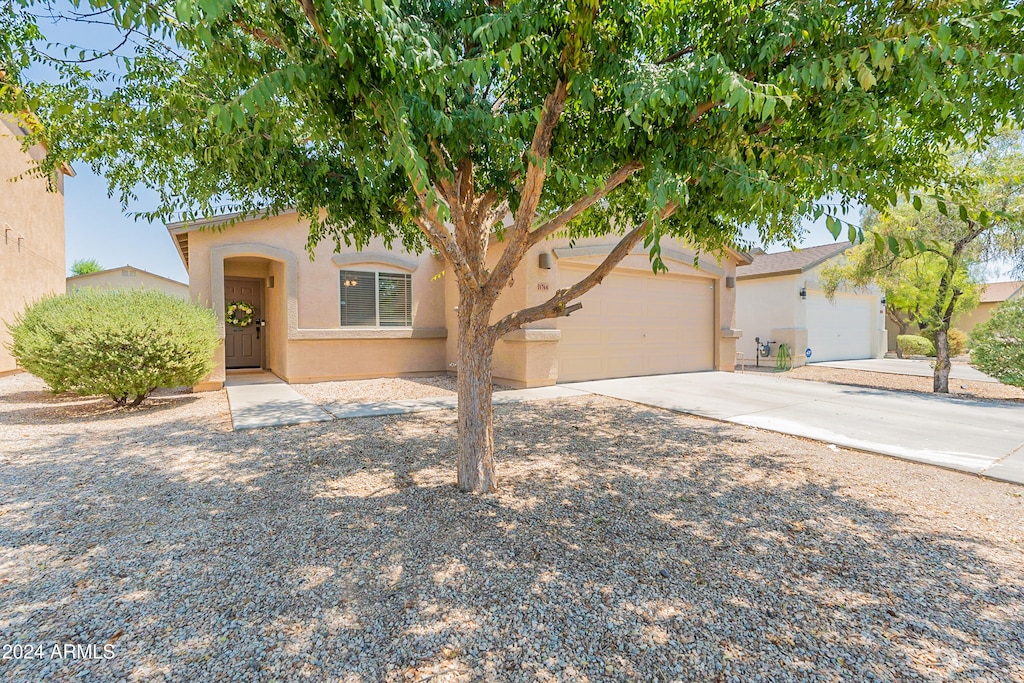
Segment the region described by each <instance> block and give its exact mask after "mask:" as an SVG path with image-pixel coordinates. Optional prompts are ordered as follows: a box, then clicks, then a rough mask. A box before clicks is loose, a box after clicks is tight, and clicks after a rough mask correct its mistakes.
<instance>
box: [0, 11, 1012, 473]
mask: <svg viewBox="0 0 1024 683" xmlns="http://www.w3.org/2000/svg"><path fill="white" fill-rule="evenodd" d="M24 2H25V3H26V4H27V5H29V7H28V9H27V10H20V9H19V5H18V4H16V3H13V4H12V9H16V10H17V12H16V13H17V17H20V21H21V22H23V23H33V22H34V21H35V19H34V17H33V15H32V13H31V12H32V9H33V8H32V7H31V5H32V4H33V1H32V0H24ZM38 2H39V3H40V4H41V3H42V2H43V0H38ZM76 7H80V9H78V10H77V11H78V13H79V16H82V15H84V16H85V17H87V20H88V21H89V22H96V21H103V20H107V21H109V23H111V24H112V25H114V26H116V27H119V29H120V30H122V31H123V32H124V34H125V39H126V40H131V41H134V43H135V45H134V47H135V50H134V51H133V52H131V54H130V55H126V56H124V57H123V59H122V60H120V62H119V67H118V68H119V69H120V70H121V72H122V73H121V74H117V75H115V76H114V77H111V76H110V74H105V73H102V71H100V70H98V69H97V70H96V71H87V70H86V69H87V68H93V66H94V65H88V66H87V67H86V66H83V67H82V68H80V69H79V70H78V72H77V73H74V74H72V73H66V74H65V77H64V78H62V80H61V83H59V84H56V85H53V86H49V87H48V86H46V85H44V84H32V87H31V88H29V87H28V86H26V88H25V90H26V91H29V90H31V92H32V96H33V99H34V101H33V105H34V109H35V110H36V111H37V112H39V113H40V116H41V117H43V118H44V120H45V121H46V123H47V124H48V125H49V126H50V128H49V131H50V133H51V135H52V144H51V147H50V149H51V152H52V153H53V154H52V157H51V158H48V163H52V162H56V161H58V160H61V159H66V160H84V161H85V162H87V163H90V164H92V165H93V167H94V168H95V169H97V170H99V171H101V172H102V173H104V174H105V175H106V177H107V178H108V180H109V182H110V186H111V190H112V191H113V192H116V193H119V194H120V195H121V196H122V198H123V199H127V198H131V197H132V196H133V193H134V192H135V189H136V187H137V186H138V185H139V184H143V185H146V186H149V187H152V188H154V189H155V190H156V191H157V193H158V196H159V197H160V201H161V203H160V206H159V207H157V208H155V209H154V211H153V212H151V213H150V214H149V217H150V218H160V219H166V218H167V217H169V216H172V215H175V216H183V217H184V218H185V219H186V220H191V219H195V218H201V217H205V216H207V215H209V214H211V213H212V212H215V211H217V210H221V209H222V207H223V205H224V203H225V200H230V201H231V202H233V204H234V207H233V208H235V209H236V210H238V211H239V212H242V213H243V214H253V213H257V214H259V215H264V214H268V213H269V214H274V213H278V212H281V211H283V210H285V209H286V208H288V209H290V208H295V209H296V210H297V211H298V212H299V214H300V215H301V216H303V217H305V218H306V219H308V220H309V221H310V224H311V228H310V235H309V242H310V244H311V245H313V244H316V243H317V242H320V241H322V240H328V241H333V242H335V243H336V244H338V245H340V244H341V243H343V242H344V243H346V244H354V245H356V246H357V247H361V246H363V245H366V244H367V243H368V241H369V240H370V239H371V238H382V239H384V240H385V241H386V242H387V243H388V244H391V243H399V244H402V245H404V246H405V247H406V248H408V249H412V250H420V249H423V248H430V249H433V250H434V251H436V252H437V253H438V254H439V255H440V256H441V257H443V259H444V261H445V273H446V277H450V278H452V279H453V280H454V283H455V289H456V291H457V292H458V296H459V302H458V326H457V330H452V332H453V333H454V334H456V335H457V339H458V395H459V407H458V485H459V487H460V488H461V489H463V490H467V491H493V490H494V489H495V487H496V485H497V480H496V477H495V471H494V458H493V450H494V437H493V429H492V425H493V411H492V403H491V391H492V384H491V359H492V354H493V349H494V346H495V344H496V343H497V341H498V340H499V339H501V338H502V337H504V336H505V335H507V334H509V333H512V332H514V331H516V330H518V329H519V328H521V327H522V326H524V325H528V324H530V323H533V322H537V321H540V320H543V319H546V318H556V317H559V316H563V315H566V313H567V311H568V310H569V309H570V306H569V304H570V303H571V302H572V301H573V300H574V299H577V298H579V297H580V296H583V295H584V294H585V293H586V292H587V291H589V290H590V289H591V288H593V287H595V286H597V285H598V284H599V283H600V282H601V281H602V280H603V279H604V278H606V277H607V276H608V274H609V273H610V272H611V271H612V269H613V268H615V267H616V266H617V265H618V264H619V263H620V262H621V261H622V259H623V258H625V257H626V255H628V254H629V253H631V252H632V251H633V250H634V249H635V248H637V247H639V246H641V245H644V246H645V247H646V248H647V249H648V250H649V252H650V255H651V261H652V267H653V268H654V270H656V271H658V270H662V269H664V264H663V263H662V261H661V258H660V241H661V238H662V237H665V236H669V237H676V238H682V239H685V240H686V241H687V242H688V243H689V244H691V245H692V246H693V247H694V248H696V249H698V250H701V251H705V252H720V251H721V250H722V249H723V248H726V247H732V246H737V245H738V240H739V235H740V234H741V231H742V230H743V229H744V228H745V227H746V226H748V225H755V226H756V227H757V229H758V231H759V233H760V236H761V238H762V240H764V241H778V240H791V239H792V238H793V237H794V236H795V233H796V230H797V228H796V226H797V225H799V223H800V221H801V220H802V219H803V218H807V217H820V216H821V215H822V213H823V212H824V211H826V210H830V209H829V208H828V207H824V206H822V204H821V203H820V202H819V201H818V199H819V198H820V197H825V196H829V195H832V194H835V195H839V196H840V197H842V198H843V201H844V202H849V201H861V202H863V203H865V204H867V205H871V206H877V207H881V206H883V205H885V204H886V203H887V202H895V198H896V197H897V196H898V194H899V193H901V192H903V191H906V190H909V189H910V188H913V187H922V186H927V185H929V184H931V183H932V182H934V181H935V180H936V179H937V178H938V177H940V176H941V175H942V171H943V163H944V161H943V156H942V154H941V152H942V150H943V149H944V148H945V147H946V146H947V145H948V144H949V143H952V142H960V141H963V139H964V138H965V136H968V135H977V136H980V137H981V138H984V137H986V136H987V135H989V134H991V133H992V132H993V130H994V129H995V128H996V127H997V126H998V125H1000V123H1001V122H1003V121H1005V120H1006V118H1007V117H1008V116H1016V117H1018V118H1024V98H1021V97H1020V93H1021V91H1022V90H1024V54H1022V52H1024V45H1022V44H1021V39H1020V37H1021V32H1022V29H1024V19H1022V16H1021V12H1020V11H1019V10H1018V9H1017V8H1016V3H1015V2H1008V1H1007V0H942V1H941V2H940V1H938V0H923V1H921V2H906V1H905V0H889V1H884V0H883V1H881V2H871V3H867V2H861V1H859V0H858V1H853V0H830V1H828V2H822V1H814V2H806V1H804V0H776V1H770V2H768V1H762V0H753V1H752V0H724V1H723V0H693V1H690V2H670V1H668V0H642V1H641V0H610V1H607V2H600V1H599V0H568V1H566V0H451V1H450V2H428V1H425V0H388V1H387V2H384V1H381V0H378V1H375V2H367V1H365V0H361V1H358V2H357V1H355V0H301V1H300V2H293V1H290V0H289V1H283V0H244V1H243V0H197V1H196V0H177V1H176V2H174V3H158V4H157V5H154V4H152V3H145V2H136V1H135V0H87V1H85V2H82V3H80V5H76ZM86 10H90V11H86ZM15 21H18V19H15ZM0 30H2V24H0ZM12 33H13V32H12ZM5 39H6V40H10V38H9V37H8V36H6V35H0V43H3V42H4V40H5ZM14 39H15V40H17V36H15V38H14ZM24 50H25V51H28V52H29V53H31V56H32V58H40V59H42V57H41V56H40V54H39V52H38V50H37V49H36V48H35V47H34V45H31V46H27V47H24ZM15 52H17V51H15ZM74 54H77V50H76V51H75V52H74ZM15 58H16V59H21V57H19V56H18V55H17V54H15ZM86 58H88V57H86ZM0 97H2V93H0ZM555 235H568V236H570V237H581V236H605V235H607V236H613V237H614V238H615V239H616V240H617V245H616V246H615V247H614V248H612V249H611V251H610V252H609V254H608V255H607V256H606V257H605V258H604V259H603V260H602V262H601V263H599V264H597V265H596V267H595V268H594V270H593V271H592V272H591V273H590V274H588V275H587V276H586V277H584V278H583V279H582V280H581V281H579V282H578V283H576V284H574V285H572V286H570V287H566V288H564V289H559V290H558V291H555V292H552V294H551V296H550V298H549V299H548V300H547V301H544V302H542V303H540V304H537V305H535V306H530V307H527V308H523V309H519V310H514V311H510V312H508V313H507V314H502V315H497V314H496V313H495V307H496V302H497V301H498V299H499V297H500V296H501V294H502V292H504V291H505V290H506V289H507V288H508V287H509V286H510V283H511V282H512V277H513V274H514V272H515V270H516V268H517V267H518V266H519V264H520V263H521V262H522V260H523V258H524V256H525V254H526V253H527V251H528V250H529V249H530V248H531V247H533V246H535V245H537V244H539V243H541V242H542V241H543V240H545V239H547V238H549V237H552V236H555ZM857 236H858V233H857V231H856V229H854V230H853V237H854V238H856V237H857ZM740 246H742V245H740ZM492 247H494V249H493V250H492ZM638 305H639V303H638Z"/></svg>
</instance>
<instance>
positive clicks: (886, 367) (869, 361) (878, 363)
mask: <svg viewBox="0 0 1024 683" xmlns="http://www.w3.org/2000/svg"><path fill="white" fill-rule="evenodd" d="M808 365H814V366H821V367H823V368H839V369H841V370H866V371H867V372H885V373H889V374H891V375H913V376H915V377H931V376H932V375H934V374H935V371H934V370H933V369H932V362H931V361H928V360H915V359H913V358H866V359H864V360H833V361H825V362H823V363H808ZM949 378H950V379H951V380H954V379H960V380H965V381H971V382H996V381H998V380H996V379H995V378H993V377H989V376H988V375H986V374H985V373H984V372H982V371H981V370H977V369H975V368H973V367H971V366H970V365H967V364H966V363H953V367H952V368H950V370H949Z"/></svg>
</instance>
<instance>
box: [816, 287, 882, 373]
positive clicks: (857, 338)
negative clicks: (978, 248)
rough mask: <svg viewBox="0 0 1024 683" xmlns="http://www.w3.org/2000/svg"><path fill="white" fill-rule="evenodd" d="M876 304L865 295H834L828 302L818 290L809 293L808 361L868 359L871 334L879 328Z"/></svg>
mask: <svg viewBox="0 0 1024 683" xmlns="http://www.w3.org/2000/svg"><path fill="white" fill-rule="evenodd" d="M875 305H876V304H875V302H874V301H873V300H872V299H870V298H866V297H858V296H844V295H842V294H837V295H836V298H835V301H829V300H828V298H827V297H826V296H825V295H824V294H823V293H821V292H815V291H811V292H808V293H807V346H808V348H810V349H811V357H810V359H809V360H810V362H812V363H814V362H817V361H826V360H856V359H858V358H871V337H872V335H874V334H877V328H878V324H877V315H876V310H875ZM802 350H803V349H800V350H799V351H802Z"/></svg>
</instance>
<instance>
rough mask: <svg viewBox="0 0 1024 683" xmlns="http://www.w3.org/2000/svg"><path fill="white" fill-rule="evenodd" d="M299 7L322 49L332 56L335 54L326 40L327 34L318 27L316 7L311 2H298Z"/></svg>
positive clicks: (307, 0) (309, 0) (301, 0)
mask: <svg viewBox="0 0 1024 683" xmlns="http://www.w3.org/2000/svg"><path fill="white" fill-rule="evenodd" d="M299 6H300V7H302V13H303V14H305V15H306V20H307V21H308V22H309V25H310V26H312V27H313V30H314V31H316V34H317V36H319V38H320V42H321V43H322V44H323V46H324V47H326V48H327V50H328V51H329V52H330V53H331V54H332V55H335V54H337V53H336V52H335V50H334V48H333V47H331V43H330V41H329V40H327V34H326V33H325V32H324V28H323V26H321V25H320V19H319V18H318V17H317V12H316V5H314V4H313V0H299Z"/></svg>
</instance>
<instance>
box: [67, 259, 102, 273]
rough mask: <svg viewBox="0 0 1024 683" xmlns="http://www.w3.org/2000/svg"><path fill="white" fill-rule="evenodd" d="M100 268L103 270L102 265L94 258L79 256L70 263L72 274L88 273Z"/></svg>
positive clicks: (98, 270) (96, 271) (97, 270)
mask: <svg viewBox="0 0 1024 683" xmlns="http://www.w3.org/2000/svg"><path fill="white" fill-rule="evenodd" d="M101 270H103V266H101V265H100V262H99V261H97V260H96V259H94V258H89V259H84V258H80V259H78V260H77V261H75V262H74V263H72V264H71V274H72V275H88V274H89V273H98V272H100V271H101Z"/></svg>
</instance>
